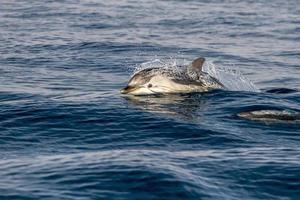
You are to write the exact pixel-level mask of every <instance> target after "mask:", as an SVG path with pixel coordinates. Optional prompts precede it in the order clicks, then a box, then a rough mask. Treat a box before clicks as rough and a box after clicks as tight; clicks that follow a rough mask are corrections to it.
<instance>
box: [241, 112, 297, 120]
mask: <svg viewBox="0 0 300 200" xmlns="http://www.w3.org/2000/svg"><path fill="white" fill-rule="evenodd" d="M237 116H238V117H242V118H245V119H249V120H256V121H265V122H299V121H300V113H299V112H297V111H294V110H272V109H267V110H253V111H246V112H241V113H239V114H238V115H237Z"/></svg>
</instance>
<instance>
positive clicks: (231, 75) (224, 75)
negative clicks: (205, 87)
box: [203, 61, 260, 92]
mask: <svg viewBox="0 0 300 200" xmlns="http://www.w3.org/2000/svg"><path fill="white" fill-rule="evenodd" d="M203 71H204V72H206V73H208V74H209V75H210V76H212V77H214V78H216V79H218V80H219V81H220V82H221V83H222V84H223V85H224V86H225V87H226V88H227V89H228V90H231V91H251V92H259V91H260V90H259V89H258V88H257V87H256V86H255V85H254V84H253V83H252V82H251V81H250V80H248V79H247V78H246V77H244V76H243V74H242V73H241V71H240V70H239V69H238V68H237V67H235V66H233V65H232V66H216V65H215V64H214V63H213V62H211V61H206V62H205V63H204V66H203Z"/></svg>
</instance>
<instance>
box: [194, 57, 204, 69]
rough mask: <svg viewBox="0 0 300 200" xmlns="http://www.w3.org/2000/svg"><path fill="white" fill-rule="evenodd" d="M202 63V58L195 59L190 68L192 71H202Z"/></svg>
mask: <svg viewBox="0 0 300 200" xmlns="http://www.w3.org/2000/svg"><path fill="white" fill-rule="evenodd" d="M204 62H205V58H202V57H200V58H197V59H195V60H194V61H193V62H192V68H193V69H194V70H199V71H202V66H203V64H204Z"/></svg>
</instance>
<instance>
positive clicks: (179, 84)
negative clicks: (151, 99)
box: [121, 58, 224, 95]
mask: <svg viewBox="0 0 300 200" xmlns="http://www.w3.org/2000/svg"><path fill="white" fill-rule="evenodd" d="M204 62H205V59H204V58H197V59H196V60H194V61H193V62H192V63H191V64H190V65H188V66H183V67H182V70H181V71H179V72H176V71H174V70H172V69H165V68H157V67H156V68H147V69H144V70H141V71H139V72H137V73H136V74H134V75H133V76H132V77H131V79H130V80H129V82H128V85H127V86H126V87H125V88H123V89H121V93H122V94H131V95H150V94H167V93H192V92H206V91H209V90H212V89H218V88H224V86H223V84H222V83H220V82H219V81H218V80H217V79H216V78H214V77H212V76H210V75H209V74H207V73H205V72H203V71H202V66H203V64H204Z"/></svg>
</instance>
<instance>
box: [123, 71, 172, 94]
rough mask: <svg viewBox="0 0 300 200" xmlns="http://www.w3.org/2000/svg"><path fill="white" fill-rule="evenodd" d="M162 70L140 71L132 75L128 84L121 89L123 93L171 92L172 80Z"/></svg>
mask: <svg viewBox="0 0 300 200" xmlns="http://www.w3.org/2000/svg"><path fill="white" fill-rule="evenodd" d="M162 71H163V70H162V69H159V68H148V69H144V70H141V71H139V72H138V73H136V74H134V75H133V76H132V77H131V79H130V80H129V81H128V84H127V86H126V87H125V88H123V89H121V93H122V94H132V95H149V94H161V93H170V92H171V91H172V90H171V89H172V88H171V87H172V81H171V80H170V79H169V78H168V77H167V76H166V75H164V74H163V73H162Z"/></svg>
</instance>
